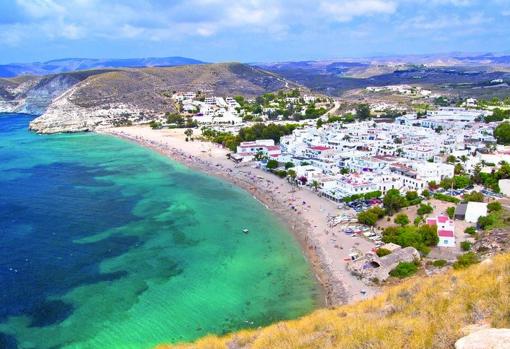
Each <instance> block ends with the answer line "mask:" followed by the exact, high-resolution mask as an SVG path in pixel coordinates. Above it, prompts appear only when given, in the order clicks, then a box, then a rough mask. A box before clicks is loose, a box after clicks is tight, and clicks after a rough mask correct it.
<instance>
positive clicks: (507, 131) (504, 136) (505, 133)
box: [494, 122, 510, 145]
mask: <svg viewBox="0 0 510 349" xmlns="http://www.w3.org/2000/svg"><path fill="white" fill-rule="evenodd" d="M494 137H496V140H497V142H498V144H504V145H507V144H510V123H508V122H503V123H502V124H500V125H499V126H498V127H496V129H495V130H494Z"/></svg>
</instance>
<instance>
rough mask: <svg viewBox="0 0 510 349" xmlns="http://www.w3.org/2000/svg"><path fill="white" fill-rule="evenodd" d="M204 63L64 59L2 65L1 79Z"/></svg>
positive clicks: (166, 59)
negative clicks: (103, 69)
mask: <svg viewBox="0 0 510 349" xmlns="http://www.w3.org/2000/svg"><path fill="white" fill-rule="evenodd" d="M202 63H205V62H202V61H199V60H196V59H193V58H186V57H161V58H126V59H93V58H64V59H56V60H51V61H47V62H35V63H13V64H4V65H0V77H4V78H7V77H15V76H19V75H48V74H58V73H66V72H72V71H78V70H90V69H102V68H142V67H174V66H180V65H188V64H202Z"/></svg>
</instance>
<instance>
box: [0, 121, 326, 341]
mask: <svg viewBox="0 0 510 349" xmlns="http://www.w3.org/2000/svg"><path fill="white" fill-rule="evenodd" d="M31 118H32V117H31V116H29V115H21V114H2V115H0V348H4V347H5V348H23V349H25V348H37V349H39V348H41V349H50V348H133V349H139V348H141V349H144V348H152V347H154V346H155V345H157V344H160V343H172V342H180V341H191V340H194V339H196V338H199V337H202V336H204V335H206V334H208V333H214V334H224V333H228V332H231V331H235V330H238V329H241V328H249V327H257V326H263V325H267V324H269V323H272V322H275V321H278V320H283V319H291V318H296V317H299V316H301V315H303V314H306V313H307V312H310V311H311V310H313V309H314V308H315V307H316V306H317V297H318V295H319V293H320V290H319V287H318V285H317V283H316V281H315V279H314V277H313V273H312V271H311V269H310V266H309V264H308V263H307V261H306V259H305V258H304V256H303V254H302V252H301V250H300V246H299V244H298V242H297V241H296V240H295V239H294V238H293V237H292V236H291V235H290V234H289V233H288V231H287V229H286V227H285V226H284V225H282V224H281V223H280V221H279V220H278V219H277V218H276V217H274V216H273V215H272V214H271V212H269V211H268V210H267V209H266V208H265V207H264V206H262V205H261V204H260V203H259V202H257V201H256V200H255V199H253V198H252V197H251V196H250V195H249V194H247V193H246V192H244V191H243V190H241V189H239V188H236V187H234V186H232V185H231V184H229V183H227V182H224V181H221V180H219V179H216V178H211V177H209V176H206V175H204V174H202V173H199V172H196V171H193V170H191V169H189V168H187V167H185V166H182V165H180V164H179V163H176V162H174V161H172V160H169V159H167V158H165V157H163V156H161V155H159V154H157V153H155V152H152V151H150V150H147V149H144V148H142V147H139V146H137V145H134V144H131V143H129V142H127V141H123V140H120V139H116V138H113V137H110V136H104V135H97V134H91V133H88V134H62V135H51V136H41V135H37V134H33V133H30V132H29V131H28V130H27V128H28V123H29V121H30V120H31ZM244 228H247V229H249V234H243V232H242V229H244Z"/></svg>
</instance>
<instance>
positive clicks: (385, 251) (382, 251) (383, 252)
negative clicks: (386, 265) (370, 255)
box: [375, 248, 391, 257]
mask: <svg viewBox="0 0 510 349" xmlns="http://www.w3.org/2000/svg"><path fill="white" fill-rule="evenodd" d="M375 253H376V254H377V256H379V257H384V256H387V255H389V254H391V251H390V250H388V249H386V248H378V249H377V251H375Z"/></svg>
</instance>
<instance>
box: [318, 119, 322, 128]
mask: <svg viewBox="0 0 510 349" xmlns="http://www.w3.org/2000/svg"><path fill="white" fill-rule="evenodd" d="M322 125H324V121H322V119H317V128H321V127H322Z"/></svg>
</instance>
